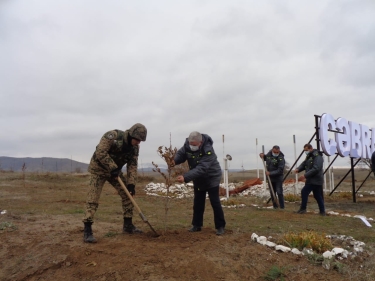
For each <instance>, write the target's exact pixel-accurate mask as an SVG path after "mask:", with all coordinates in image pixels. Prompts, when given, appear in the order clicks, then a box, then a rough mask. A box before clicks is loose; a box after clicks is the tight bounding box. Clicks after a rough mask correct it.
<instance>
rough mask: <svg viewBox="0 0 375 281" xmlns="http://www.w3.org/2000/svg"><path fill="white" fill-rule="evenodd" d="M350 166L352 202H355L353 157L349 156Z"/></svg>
mask: <svg viewBox="0 0 375 281" xmlns="http://www.w3.org/2000/svg"><path fill="white" fill-rule="evenodd" d="M359 160H360V159H359ZM359 160H358V161H359ZM350 166H351V167H352V192H353V202H354V203H355V202H356V201H357V198H356V192H355V182H354V181H355V176H354V165H353V157H350Z"/></svg>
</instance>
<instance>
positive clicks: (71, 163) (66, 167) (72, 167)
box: [0, 156, 89, 173]
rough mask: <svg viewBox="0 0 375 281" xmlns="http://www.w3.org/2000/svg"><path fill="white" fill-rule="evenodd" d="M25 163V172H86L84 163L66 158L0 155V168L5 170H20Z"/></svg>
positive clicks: (86, 165)
mask: <svg viewBox="0 0 375 281" xmlns="http://www.w3.org/2000/svg"><path fill="white" fill-rule="evenodd" d="M24 164H25V167H26V172H64V173H71V172H73V173H75V172H78V173H85V172H87V167H88V166H89V165H88V164H86V163H82V162H78V161H75V160H71V159H68V158H52V157H42V158H30V157H25V158H16V157H6V156H0V169H1V170H5V171H14V172H20V171H22V166H23V165H24Z"/></svg>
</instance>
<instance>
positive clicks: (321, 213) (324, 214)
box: [319, 212, 327, 216]
mask: <svg viewBox="0 0 375 281" xmlns="http://www.w3.org/2000/svg"><path fill="white" fill-rule="evenodd" d="M319 215H320V216H326V215H327V214H326V212H319Z"/></svg>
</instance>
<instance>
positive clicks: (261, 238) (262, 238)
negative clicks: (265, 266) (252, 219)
mask: <svg viewBox="0 0 375 281" xmlns="http://www.w3.org/2000/svg"><path fill="white" fill-rule="evenodd" d="M257 242H258V243H259V244H261V245H266V243H267V238H266V237H265V236H259V237H258V238H257Z"/></svg>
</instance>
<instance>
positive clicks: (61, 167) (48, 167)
mask: <svg viewBox="0 0 375 281" xmlns="http://www.w3.org/2000/svg"><path fill="white" fill-rule="evenodd" d="M23 164H25V167H26V172H63V173H85V172H87V168H88V166H89V165H88V164H86V163H82V162H78V161H75V160H72V159H69V158H52V157H41V158H31V157H24V158H17V157H7V156H0V170H4V171H14V172H21V171H22V166H23ZM153 168H154V167H153V166H152V165H149V164H146V165H143V166H141V165H139V166H138V171H140V172H152V171H153ZM159 168H160V169H161V171H162V172H166V169H167V166H166V165H164V164H160V165H159ZM240 171H242V170H241V169H229V172H240Z"/></svg>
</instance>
